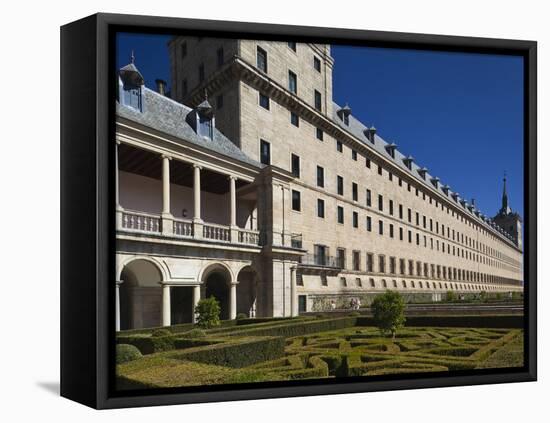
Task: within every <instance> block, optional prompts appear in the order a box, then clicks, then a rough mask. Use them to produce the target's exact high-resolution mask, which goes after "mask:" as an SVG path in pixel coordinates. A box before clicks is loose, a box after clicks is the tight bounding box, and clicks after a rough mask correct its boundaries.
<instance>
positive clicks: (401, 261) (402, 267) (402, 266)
mask: <svg viewBox="0 0 550 423" xmlns="http://www.w3.org/2000/svg"><path fill="white" fill-rule="evenodd" d="M399 273H401V274H402V275H404V274H405V259H399Z"/></svg>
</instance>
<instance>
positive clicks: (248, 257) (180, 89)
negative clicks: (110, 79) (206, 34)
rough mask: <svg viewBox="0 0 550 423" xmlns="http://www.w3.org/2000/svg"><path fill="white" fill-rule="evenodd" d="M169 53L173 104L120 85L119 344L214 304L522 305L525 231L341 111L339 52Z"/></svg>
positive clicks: (267, 44)
mask: <svg viewBox="0 0 550 423" xmlns="http://www.w3.org/2000/svg"><path fill="white" fill-rule="evenodd" d="M169 53H170V61H171V75H172V80H171V84H170V86H171V92H170V97H171V98H168V97H167V96H166V95H162V94H159V93H157V92H155V91H152V90H150V89H148V88H146V87H145V86H144V85H143V78H142V77H141V75H140V74H139V71H138V70H137V68H136V67H135V65H134V64H133V63H131V64H130V65H128V66H126V67H125V68H123V69H121V71H120V90H119V92H120V95H119V101H118V103H117V131H116V132H117V143H119V144H118V183H117V186H118V192H119V194H118V197H117V198H118V199H119V200H118V206H117V210H118V212H117V216H118V225H119V226H118V230H117V242H118V245H117V263H118V270H117V281H118V283H117V286H118V287H119V288H118V289H117V292H118V298H119V299H118V302H117V304H119V307H118V308H117V310H118V314H119V316H120V317H119V319H118V320H117V321H118V322H119V327H120V328H123V329H124V328H129V327H143V326H155V325H161V324H162V325H167V324H174V323H179V322H184V321H191V320H193V319H194V316H193V313H192V312H191V310H192V306H193V304H195V303H196V302H197V301H198V299H199V298H201V297H204V296H210V295H214V296H216V297H218V298H219V299H220V302H221V303H222V315H223V317H225V318H234V317H235V316H236V314H237V313H244V314H247V315H250V316H291V315H296V314H298V313H299V312H302V311H311V310H321V309H324V308H327V307H334V306H337V307H347V306H349V302H350V299H351V298H360V299H362V301H368V299H369V297H370V296H372V295H374V294H376V293H379V292H382V291H384V290H386V289H396V290H399V291H400V292H402V293H404V294H405V295H408V296H416V297H418V298H426V299H433V300H438V299H441V298H442V296H443V295H445V294H446V292H448V291H455V292H457V293H460V294H462V293H479V292H481V291H486V292H506V293H509V292H521V291H522V290H523V281H522V279H523V277H522V249H521V221H520V219H519V216H517V215H516V214H513V213H512V212H511V210H510V212H509V213H508V209H507V213H505V214H502V213H499V215H502V216H501V218H502V219H504V217H506V219H516V217H517V219H516V220H514V224H515V226H514V228H515V229H514V230H513V231H512V230H511V227H512V225H511V224H510V222H509V221H508V220H506V222H505V223H506V224H505V225H501V224H500V223H498V222H501V221H502V219H501V220H499V219H497V217H498V216H497V217H495V219H494V220H493V219H489V218H488V217H486V216H484V215H483V214H482V213H481V212H480V211H479V210H477V209H476V207H475V205H474V204H473V203H470V202H467V201H466V200H464V199H463V198H462V197H461V195H459V194H458V193H456V192H453V191H452V190H451V188H450V187H449V186H447V185H445V184H444V183H443V182H442V181H440V180H439V178H437V177H435V176H433V175H431V174H430V173H429V171H428V169H426V168H425V167H421V166H419V165H417V164H416V163H415V162H414V158H412V157H411V156H404V155H403V154H401V152H400V151H399V150H398V149H397V146H396V145H395V144H392V143H387V142H386V141H384V140H383V139H382V138H381V137H380V136H379V135H378V134H377V132H376V129H375V128H373V127H367V126H365V125H363V124H362V123H361V122H360V121H359V120H357V119H356V118H355V117H354V116H353V114H352V111H351V109H350V107H348V106H347V105H344V106H341V105H337V104H336V103H334V102H333V100H332V69H333V65H334V61H333V59H332V57H331V56H330V46H328V45H318V44H307V43H293V42H272V41H255V40H232V39H214V38H196V37H195V38H193V37H176V38H174V39H172V40H171V41H170V43H169ZM161 86H163V85H162V84H161ZM161 92H163V89H161ZM128 93H130V94H128ZM132 93H133V94H132ZM132 95H138V96H139V99H137V100H136V99H135V98H133V97H132ZM507 201H508V200H507V199H506V204H507ZM506 207H508V205H506ZM512 215H513V216H512ZM503 216H504V217H503ZM514 216H515V217H514ZM497 223H498V224H497ZM518 231H519V233H518ZM146 316H147V317H146Z"/></svg>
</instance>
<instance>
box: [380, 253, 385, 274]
mask: <svg viewBox="0 0 550 423" xmlns="http://www.w3.org/2000/svg"><path fill="white" fill-rule="evenodd" d="M378 271H379V272H380V273H386V256H378Z"/></svg>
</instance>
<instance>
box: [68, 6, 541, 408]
mask: <svg viewBox="0 0 550 423" xmlns="http://www.w3.org/2000/svg"><path fill="white" fill-rule="evenodd" d="M124 30H130V31H139V32H142V33H148V32H149V33H175V32H181V31H192V32H193V33H199V34H204V35H215V36H218V37H224V36H236V35H239V36H243V37H261V38H263V39H284V38H285V37H292V38H293V39H294V40H308V39H315V40H320V41H322V40H337V41H345V42H346V43H348V44H360V45H371V46H383V47H396V48H415V49H429V50H445V51H462V52H487V53H498V54H514V55H520V56H522V57H523V59H524V65H525V68H524V69H525V73H524V92H525V97H524V122H525V125H524V128H525V129H524V131H525V133H524V139H525V144H524V148H525V154H524V157H525V163H524V172H525V174H524V183H525V187H524V192H525V197H524V210H525V222H524V233H525V242H524V258H525V262H524V280H526V281H528V283H527V284H526V285H525V291H524V298H525V307H526V310H525V313H524V323H525V333H526V338H527V342H526V343H525V358H526V360H525V361H526V363H525V366H524V368H521V369H513V370H510V371H504V370H498V371H486V372H485V371H476V372H471V373H468V372H462V373H460V374H455V373H450V374H448V375H447V374H446V375H445V376H444V377H442V376H441V375H430V374H423V375H420V376H413V377H407V376H400V377H399V379H395V378H393V379H384V378H373V379H369V380H368V381H365V379H362V378H346V379H345V380H342V379H336V380H332V381H331V382H330V383H326V382H320V381H318V380H317V381H307V382H297V383H291V382H288V383H286V382H285V383H282V382H281V383H262V384H246V385H233V386H232V385H223V386H216V387H204V388H201V389H194V390H190V389H187V390H185V389H170V390H159V391H158V392H155V391H145V392H141V393H135V392H131V393H127V394H124V395H121V394H120V393H116V392H114V391H113V389H112V383H111V378H110V375H112V370H113V368H114V363H113V362H114V353H113V351H114V339H113V338H114V333H113V331H112V330H111V328H112V327H113V325H112V324H111V322H112V321H113V319H114V295H113V293H112V292H110V289H113V287H111V286H110V285H109V284H108V283H107V282H108V280H109V275H110V272H111V271H112V269H113V266H114V253H113V251H114V234H115V227H114V221H115V219H114V207H111V205H112V204H114V195H115V194H114V188H113V186H114V185H113V184H112V181H113V179H114V162H113V151H111V149H110V144H109V142H108V140H109V139H110V137H111V134H112V133H113V132H112V131H113V122H112V121H111V120H110V119H109V117H110V116H114V101H112V99H113V98H114V87H112V86H111V85H112V84H110V81H111V79H110V75H109V70H110V69H113V66H112V64H113V63H114V48H113V35H114V33H115V32H116V31H124ZM536 116H537V44H536V42H534V41H518V40H504V39H487V38H474V37H456V36H441V35H428V34H410V33H397V32H382V31H367V30H349V29H336V28H318V27H300V26H287V25H271V24H258V23H243V22H224V21H211V20H196V19H180V18H166V17H152V16H134V15H117V14H102V13H100V14H95V15H92V16H89V17H87V18H84V19H81V20H79V21H76V22H73V23H70V24H67V25H65V26H63V27H62V28H61V395H62V396H64V397H66V398H70V399H72V400H75V401H77V402H80V403H82V404H85V405H88V406H90V407H94V408H98V409H105V408H119V407H135V406H150V405H166V404H183V403H198V402H210V401H232V400H244V399H259V398H278V397H293V396H305V395H322V394H336V393H352V392H370V391H381V390H401V389H418V388H430V387H444V386H460V385H478V384H490V383H491V384H492V383H506V382H525V381H535V380H536V378H537V349H536V346H537V341H536V339H537V338H536V337H537V333H536V332H537V320H536V316H537V313H536V297H537V267H536V261H537V249H536V245H537V233H536V228H537V212H536V210H537V197H536V192H537V185H536V184H537V180H536V174H537V168H536V163H537V162H536V150H537V145H536V144H537V143H536V139H537V121H536ZM83 222H85V223H86V224H82V223H83ZM75 246H78V248H75Z"/></svg>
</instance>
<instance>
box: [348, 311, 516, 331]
mask: <svg viewBox="0 0 550 423" xmlns="http://www.w3.org/2000/svg"><path fill="white" fill-rule="evenodd" d="M373 325H374V321H373V319H372V317H358V318H357V326H373ZM406 326H408V327H410V326H422V327H456V328H501V329H521V328H523V316H521V315H510V314H504V315H482V316H479V315H477V316H476V315H471V316H467V315H466V316H445V315H441V316H407V323H406Z"/></svg>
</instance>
